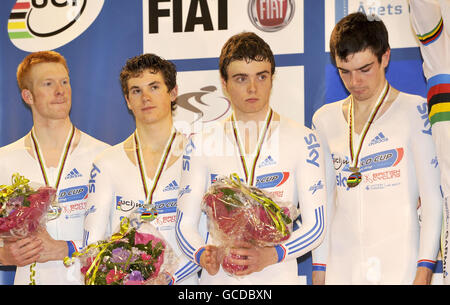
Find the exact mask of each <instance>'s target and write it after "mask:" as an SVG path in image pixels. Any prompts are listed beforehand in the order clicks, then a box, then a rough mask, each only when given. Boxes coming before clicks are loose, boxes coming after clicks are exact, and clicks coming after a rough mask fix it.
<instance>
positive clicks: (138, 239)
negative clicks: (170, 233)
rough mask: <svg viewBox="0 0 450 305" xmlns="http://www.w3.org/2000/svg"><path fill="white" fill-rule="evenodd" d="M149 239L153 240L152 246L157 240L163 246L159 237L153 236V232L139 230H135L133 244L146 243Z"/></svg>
mask: <svg viewBox="0 0 450 305" xmlns="http://www.w3.org/2000/svg"><path fill="white" fill-rule="evenodd" d="M151 240H152V241H153V242H152V246H153V247H154V246H155V245H156V244H157V243H158V242H161V243H162V245H163V247H165V244H164V242H163V241H162V240H161V239H160V238H158V237H156V236H154V235H153V234H147V233H139V232H136V234H135V235H134V244H135V245H139V244H143V245H146V244H147V243H148V242H149V241H151Z"/></svg>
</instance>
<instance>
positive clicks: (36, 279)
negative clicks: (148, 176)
mask: <svg viewBox="0 0 450 305" xmlns="http://www.w3.org/2000/svg"><path fill="white" fill-rule="evenodd" d="M68 73H69V72H68V68H67V64H66V61H65V59H64V58H63V57H62V56H61V55H60V54H58V53H56V52H53V51H49V52H36V53H32V54H30V55H28V56H27V57H26V58H25V59H24V60H23V61H22V63H21V64H20V65H19V67H18V71H17V80H18V83H19V88H20V89H21V93H22V98H23V100H24V101H25V103H26V104H27V105H28V106H29V107H30V108H31V111H32V115H33V128H32V130H31V131H30V132H29V133H28V134H27V135H26V136H24V137H23V138H22V139H20V140H18V141H16V142H14V143H12V144H9V145H7V146H4V147H2V148H0V160H1V162H0V184H5V185H8V184H11V177H12V175H13V174H14V173H16V172H17V173H19V174H20V175H22V176H25V177H26V178H27V179H29V180H30V181H32V182H37V183H40V184H42V185H49V186H52V187H55V188H56V189H57V195H58V201H59V204H60V206H61V215H60V216H59V217H58V218H57V219H55V220H52V221H50V222H48V223H47V226H46V229H45V228H44V229H42V230H40V231H39V232H38V233H37V234H33V235H32V236H29V237H26V238H23V239H20V240H18V241H15V242H11V241H8V240H4V241H3V242H4V246H3V248H0V262H1V263H2V264H4V265H16V266H18V268H17V271H16V274H15V280H14V283H15V284H29V283H32V284H59V285H61V284H79V283H80V281H79V269H77V267H79V266H77V265H74V266H72V267H70V268H66V267H65V266H64V265H63V262H62V260H63V259H64V257H65V256H71V254H72V253H73V252H75V251H77V249H78V248H80V247H81V244H82V236H83V220H84V213H85V208H86V203H87V199H86V198H87V194H88V186H87V184H88V180H89V176H90V168H91V165H92V161H93V159H94V157H95V156H96V155H97V154H99V153H100V152H101V151H103V150H104V149H106V148H107V147H108V146H109V145H107V144H106V143H103V142H100V141H98V140H96V139H94V138H92V137H91V136H89V135H87V134H86V133H84V132H82V131H80V130H79V129H77V128H75V127H74V126H73V124H72V123H71V121H70V117H69V111H70V108H71V87H70V80H69V74H68ZM32 272H33V273H32ZM33 274H34V275H33Z"/></svg>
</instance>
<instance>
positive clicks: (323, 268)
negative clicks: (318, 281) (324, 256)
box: [312, 264, 327, 271]
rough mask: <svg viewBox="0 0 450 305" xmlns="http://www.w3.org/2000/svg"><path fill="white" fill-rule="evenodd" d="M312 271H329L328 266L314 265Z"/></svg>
mask: <svg viewBox="0 0 450 305" xmlns="http://www.w3.org/2000/svg"><path fill="white" fill-rule="evenodd" d="M312 271H327V265H326V264H312Z"/></svg>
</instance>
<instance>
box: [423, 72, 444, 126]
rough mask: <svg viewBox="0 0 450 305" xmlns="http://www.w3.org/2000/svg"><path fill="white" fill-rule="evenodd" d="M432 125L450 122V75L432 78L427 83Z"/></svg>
mask: <svg viewBox="0 0 450 305" xmlns="http://www.w3.org/2000/svg"><path fill="white" fill-rule="evenodd" d="M427 91H428V94H427V101H428V111H429V113H428V116H429V118H430V123H431V125H432V126H433V124H435V123H437V122H442V121H450V74H438V75H436V76H433V77H430V78H429V79H428V83H427Z"/></svg>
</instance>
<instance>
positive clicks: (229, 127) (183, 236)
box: [176, 33, 326, 285]
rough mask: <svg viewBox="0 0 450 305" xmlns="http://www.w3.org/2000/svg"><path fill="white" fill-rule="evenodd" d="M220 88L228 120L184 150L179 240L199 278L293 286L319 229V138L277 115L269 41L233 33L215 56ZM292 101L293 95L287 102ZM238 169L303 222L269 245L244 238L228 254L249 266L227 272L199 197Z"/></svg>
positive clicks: (321, 178)
mask: <svg viewBox="0 0 450 305" xmlns="http://www.w3.org/2000/svg"><path fill="white" fill-rule="evenodd" d="M220 71H221V78H222V86H223V89H224V91H225V92H226V94H227V95H228V97H229V99H230V101H231V103H232V105H233V114H232V116H231V118H229V119H227V120H225V121H224V122H221V123H219V124H217V125H216V126H213V128H212V129H210V130H205V131H204V132H203V133H202V134H197V135H194V136H193V137H191V138H190V139H189V142H188V145H187V146H186V149H185V154H184V156H183V171H182V175H181V182H180V194H179V197H178V212H177V213H178V214H177V225H176V233H177V241H178V243H179V245H180V247H181V249H182V250H183V253H184V254H185V255H186V256H187V257H188V258H189V260H191V261H192V262H194V263H196V264H200V265H201V266H202V267H203V268H204V269H203V272H202V275H201V280H200V283H201V284H210V285H213V284H223V285H228V284H239V285H242V284H248V285H250V284H260V285H261V284H299V283H300V281H299V278H298V271H297V270H298V266H297V260H296V258H297V257H300V256H302V255H303V254H305V253H307V252H308V251H311V250H312V249H313V248H315V247H317V245H319V244H320V242H321V241H322V238H323V236H324V232H325V227H326V224H325V201H326V189H325V170H324V161H323V160H324V158H323V153H322V147H321V144H320V143H319V141H318V138H317V136H316V135H315V133H314V132H313V131H311V130H310V129H308V128H306V127H304V126H301V125H300V124H298V123H296V122H293V121H291V120H289V119H287V118H284V117H282V116H280V115H279V114H278V113H275V112H274V111H273V110H272V109H271V107H270V105H269V100H270V92H271V88H272V79H273V75H274V72H275V63H274V57H273V54H272V51H271V50H270V47H269V46H268V45H267V44H266V43H265V42H264V40H262V39H261V38H260V37H258V36H257V35H256V34H254V33H241V34H238V35H235V36H233V37H231V38H230V39H229V40H228V42H227V43H226V44H225V45H224V47H223V48H222V53H221V56H220ZM291 102H294V101H291ZM233 173H236V174H238V176H239V177H240V178H241V179H243V180H244V182H245V183H247V184H248V185H253V186H256V187H258V188H260V189H263V190H265V191H267V192H269V193H271V194H272V195H273V197H274V199H275V201H278V202H286V203H288V204H290V205H291V206H293V207H294V209H298V210H299V211H300V214H301V221H302V223H301V226H300V228H299V229H297V230H296V231H294V232H293V234H292V235H291V237H290V238H289V239H288V240H286V241H285V242H283V243H282V244H278V245H276V246H272V247H255V246H253V245H249V244H244V245H242V246H241V245H237V246H236V248H233V249H231V253H232V254H235V255H238V256H241V258H235V259H232V260H231V262H232V263H234V264H236V265H241V266H247V269H246V270H243V271H239V272H237V273H236V275H237V276H238V277H233V276H229V275H227V274H226V273H225V272H224V270H223V269H222V267H221V266H220V264H221V261H220V256H221V253H220V252H221V250H220V249H221V248H220V247H219V246H220V243H219V241H218V240H215V239H214V238H215V237H214V234H213V233H211V234H210V233H209V232H208V234H207V236H208V241H207V244H205V241H204V238H203V236H202V235H201V234H200V233H199V229H198V226H199V223H201V222H202V220H203V219H204V218H203V217H204V216H203V215H204V214H203V215H202V210H201V202H202V197H203V195H204V194H205V192H206V191H207V189H208V187H209V186H211V184H212V183H213V182H214V181H215V180H216V178H217V177H219V176H229V175H230V174H233Z"/></svg>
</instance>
